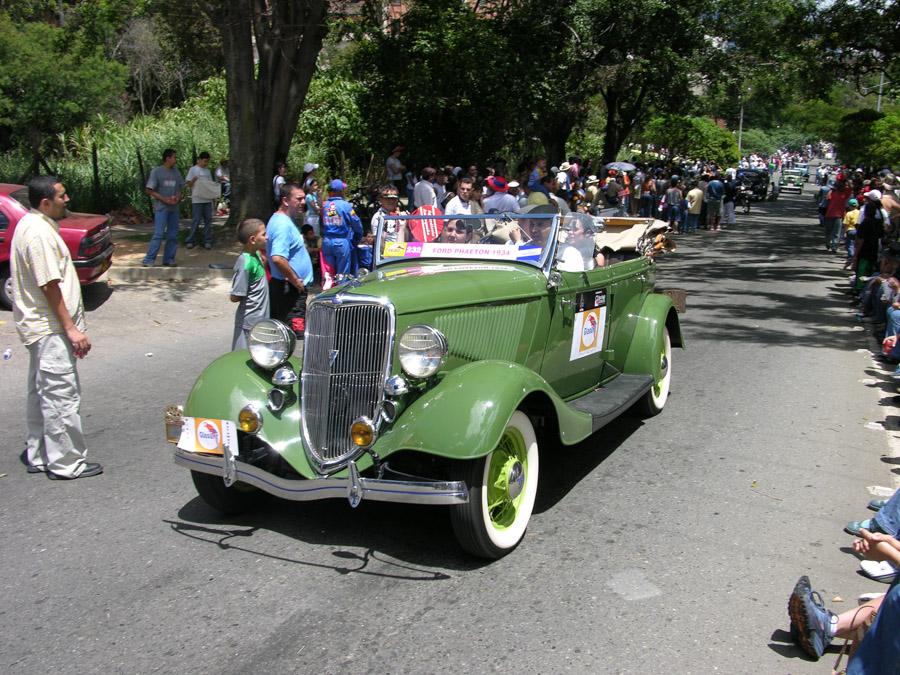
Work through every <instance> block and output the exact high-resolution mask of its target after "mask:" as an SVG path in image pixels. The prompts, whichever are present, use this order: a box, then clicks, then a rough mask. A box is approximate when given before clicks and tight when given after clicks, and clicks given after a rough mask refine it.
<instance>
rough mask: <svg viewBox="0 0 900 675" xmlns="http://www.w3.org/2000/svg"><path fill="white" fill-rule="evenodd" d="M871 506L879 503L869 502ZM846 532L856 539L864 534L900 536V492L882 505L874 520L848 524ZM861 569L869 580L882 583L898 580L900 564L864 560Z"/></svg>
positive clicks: (899, 557) (855, 521)
mask: <svg viewBox="0 0 900 675" xmlns="http://www.w3.org/2000/svg"><path fill="white" fill-rule="evenodd" d="M869 505H870V507H873V506H877V505H878V502H869ZM844 532H846V533H847V534H852V535H853V536H855V537H861V536H862V533H863V532H869V533H872V534H873V535H877V536H878V537H882V536H888V537H890V538H894V537H897V536H898V535H900V490H897V491H896V492H894V495H893V496H892V497H891V498H890V499H888V500H887V501H886V502H883V503H882V504H881V507H880V508H879V509H878V513H876V514H875V516H874V517H873V518H867V519H865V520H854V521H853V522H850V523H847V526H846V527H845V528H844ZM898 561H900V556H898ZM859 567H860V569H861V570H862V572H863V574H865V575H866V576H868V577H869V578H871V579H874V580H876V581H882V582H890V581H893V580H894V579H895V578H897V573H898V570H900V564H895V562H894V561H893V560H892V559H888V560H878V561H872V560H863V561H861V562H860V564H859Z"/></svg>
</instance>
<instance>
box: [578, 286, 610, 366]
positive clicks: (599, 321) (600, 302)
mask: <svg viewBox="0 0 900 675" xmlns="http://www.w3.org/2000/svg"><path fill="white" fill-rule="evenodd" d="M577 306H578V311H577V312H575V326H574V330H573V331H572V349H571V352H570V353H569V361H575V360H576V359H581V358H584V357H585V356H590V355H591V354H596V353H597V352H600V351H603V339H604V337H605V336H606V292H605V291H602V290H601V291H590V292H587V293H579V294H578V300H577Z"/></svg>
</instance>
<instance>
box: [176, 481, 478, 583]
mask: <svg viewBox="0 0 900 675" xmlns="http://www.w3.org/2000/svg"><path fill="white" fill-rule="evenodd" d="M351 516H352V517H351ZM178 517H179V519H180V520H166V521H164V522H165V523H167V524H168V525H169V526H170V527H171V529H172V530H173V531H174V532H177V533H179V534H181V535H184V536H186V537H189V538H191V539H194V540H197V541H203V542H206V543H208V544H211V545H214V546H216V547H218V548H221V549H228V550H236V551H243V552H246V553H250V554H252V555H254V556H262V557H265V558H270V559H273V560H279V561H282V562H289V563H294V564H297V565H304V566H309V567H317V568H325V569H331V570H332V571H334V572H336V573H338V574H351V573H354V574H366V575H372V576H382V577H390V578H396V579H402V580H406V581H442V580H446V579H450V578H451V577H450V576H449V575H448V574H447V573H446V571H447V570H453V571H471V570H476V569H479V568H481V567H483V566H485V565H487V564H489V562H490V561H487V560H480V559H478V558H473V557H471V556H469V555H467V554H466V553H464V552H463V551H462V550H461V549H460V548H459V546H458V545H457V543H456V539H455V537H454V535H453V530H452V528H451V527H450V519H449V515H448V513H447V510H446V509H443V508H435V507H430V506H417V505H410V504H390V503H384V502H363V503H362V504H360V506H359V507H357V508H356V509H351V507H350V506H349V504H348V503H347V502H346V501H344V500H337V499H332V500H323V501H316V502H306V503H302V504H301V503H293V502H288V501H283V500H277V499H274V498H273V499H271V500H268V501H267V502H266V503H265V504H264V505H262V506H260V507H259V508H257V509H254V510H253V511H252V512H248V513H245V514H242V515H239V516H225V515H222V514H220V513H218V512H217V511H214V510H213V509H212V508H210V507H209V506H207V505H206V503H205V502H203V501H202V500H201V499H200V498H199V497H196V498H194V499H192V500H191V501H189V502H188V503H187V504H185V505H184V506H183V507H182V508H181V509H180V510H179V512H178ZM260 530H265V531H269V532H277V533H278V534H281V535H283V536H285V537H287V538H289V539H292V540H295V541H298V542H303V543H305V544H308V545H310V546H313V547H323V546H324V547H337V549H338V550H336V551H332V555H333V556H334V557H335V558H336V560H335V564H334V565H329V564H325V563H323V562H321V560H308V559H305V558H303V557H300V556H297V557H286V556H284V555H282V554H281V553H275V552H269V551H266V550H265V548H264V547H263V546H254V545H252V543H251V542H252V539H253V537H254V535H255V534H256V532H258V531H260ZM350 549H353V550H350ZM360 549H363V550H364V551H365V553H363V554H359V553H357V552H356V551H358V550H360ZM311 557H312V558H317V559H318V558H320V557H321V551H316V553H315V555H314V556H311ZM346 561H352V562H346ZM376 561H377V562H378V563H379V565H378V569H377V570H376V569H372V565H371V563H373V562H376ZM432 568H434V569H432Z"/></svg>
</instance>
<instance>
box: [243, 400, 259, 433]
mask: <svg viewBox="0 0 900 675" xmlns="http://www.w3.org/2000/svg"><path fill="white" fill-rule="evenodd" d="M262 425H263V423H262V415H260V414H259V411H258V410H257V409H256V408H255V407H254V406H252V405H245V406H244V407H243V408H241V412H239V413H238V426H239V427H240V428H241V431H244V432H246V433H248V434H255V433H257V432H258V431H259V430H260V429H262Z"/></svg>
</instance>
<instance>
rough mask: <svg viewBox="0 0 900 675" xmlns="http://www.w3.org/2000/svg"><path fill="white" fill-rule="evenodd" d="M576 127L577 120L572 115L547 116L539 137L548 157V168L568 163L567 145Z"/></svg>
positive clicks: (543, 121)
mask: <svg viewBox="0 0 900 675" xmlns="http://www.w3.org/2000/svg"><path fill="white" fill-rule="evenodd" d="M574 127H575V118H574V117H572V116H570V115H555V116H552V117H551V116H549V115H548V116H545V117H544V119H543V120H542V125H541V129H540V132H539V136H540V139H541V143H542V144H543V146H544V153H545V154H546V155H547V166H559V165H560V164H562V163H563V162H564V161H566V143H568V141H569V136H571V135H572V129H573V128H574Z"/></svg>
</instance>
